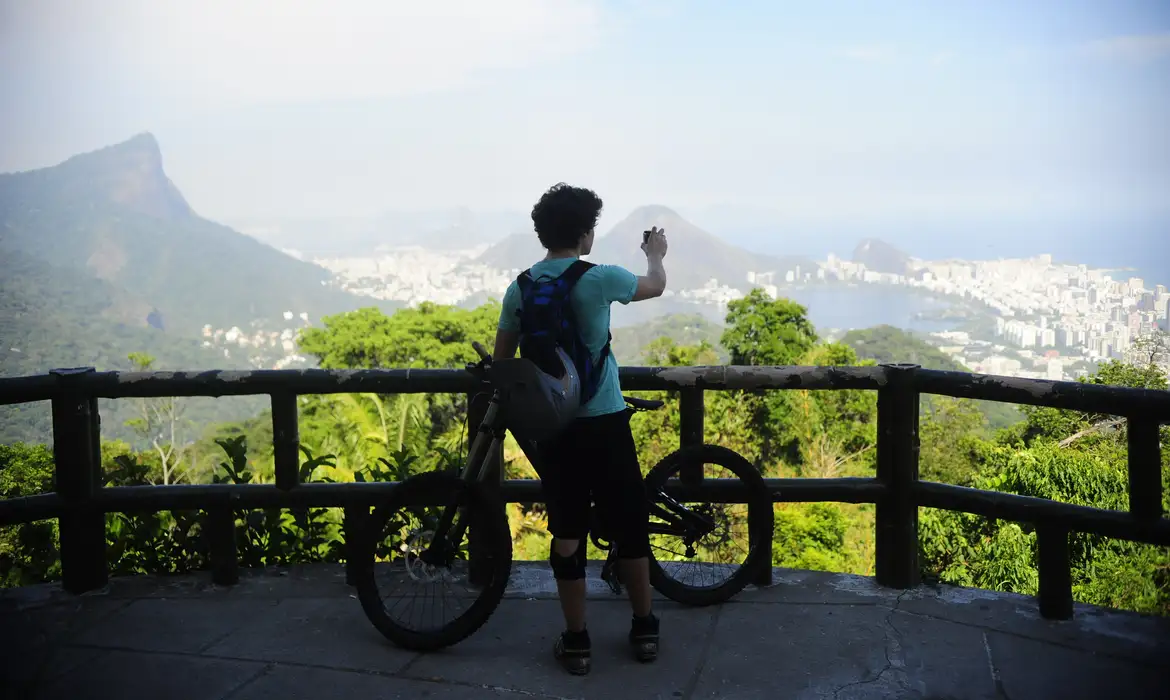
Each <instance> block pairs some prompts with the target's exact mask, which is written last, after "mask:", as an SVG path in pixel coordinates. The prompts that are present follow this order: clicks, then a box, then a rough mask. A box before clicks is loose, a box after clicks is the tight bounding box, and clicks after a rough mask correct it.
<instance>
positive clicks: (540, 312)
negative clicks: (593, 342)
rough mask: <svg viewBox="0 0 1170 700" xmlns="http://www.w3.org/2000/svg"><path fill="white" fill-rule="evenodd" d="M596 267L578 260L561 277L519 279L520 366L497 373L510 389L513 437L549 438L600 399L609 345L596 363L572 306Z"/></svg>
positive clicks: (499, 369) (498, 365)
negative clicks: (583, 280) (577, 290)
mask: <svg viewBox="0 0 1170 700" xmlns="http://www.w3.org/2000/svg"><path fill="white" fill-rule="evenodd" d="M593 267H594V265H593V263H589V262H585V261H584V260H577V261H574V262H573V264H572V265H570V266H569V267H568V269H566V270H565V271H564V272H563V273H562V274H561V276H560V277H553V278H547V277H534V276H533V275H532V270H530V269H529V270H525V271H524V272H523V273H521V274H520V276H519V277H517V278H516V285H517V288H518V289H519V291H520V300H521V301H520V308H519V309H518V310H517V312H516V315H517V316H518V317H519V319H520V358H521V361H519V362H517V363H508V364H504V363H496V366H495V367H494V368H493V373H494V374H495V375H496V376H497V379H499V380H502V381H504V382H505V384H506V385H507V386H508V389H509V394H510V397H509V408H508V419H509V420H508V423H509V428H511V429H512V430H513V432H516V433H518V434H523V435H524V436H526V437H529V438H531V439H535V440H543V439H548V438H551V437H553V436H555V435H556V433H558V432H560V430H561V429H562V428H563V427H564V426H565V425H567V424H568V423H569V422H570V421H572V420H573V418H575V417H576V415H577V412H578V411H579V410H580V408H581V406H584V405H585V404H586V403H587V402H588V401H589V400H590V399H592V398H593V396H594V395H595V394H596V393H597V388H598V386H599V384H600V381H601V372H602V369H603V368H604V366H605V361H606V358H607V357H608V356H609V353H610V343H609V341H607V342H606V344H605V347H604V348H602V349H601V353H600V355H599V356H598V358H597V360H596V361H595V360H594V359H593V356H592V354H591V353H590V352H589V347H588V346H587V345H586V344H585V341H584V340H583V339H582V338H581V334H580V333H579V332H578V329H577V323H576V317H575V314H574V312H573V306H572V304H571V302H570V298H571V294H572V291H573V287H574V286H576V284H577V282H579V281H580V280H581V277H582V275H584V274H585V273H586V272H588V271H589V270H590V269H592V268H593ZM611 339H612V336H611Z"/></svg>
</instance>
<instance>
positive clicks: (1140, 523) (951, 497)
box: [914, 481, 1170, 546]
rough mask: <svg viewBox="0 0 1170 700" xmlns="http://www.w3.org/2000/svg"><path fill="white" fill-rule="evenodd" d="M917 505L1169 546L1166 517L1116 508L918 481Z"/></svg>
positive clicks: (1169, 521)
mask: <svg viewBox="0 0 1170 700" xmlns="http://www.w3.org/2000/svg"><path fill="white" fill-rule="evenodd" d="M914 492H915V494H916V496H915V500H916V501H917V502H918V505H919V506H923V507H926V508H941V509H944V510H957V511H961V512H964V513H973V514H975V515H982V516H984V517H987V518H996V519H999V520H1011V521H1014V522H1025V523H1034V524H1036V525H1041V524H1044V525H1053V526H1057V527H1061V528H1064V529H1066V530H1071V531H1073V532H1084V533H1088V534H1092V535H1101V536H1102V537H1115V538H1117V539H1123V540H1133V541H1134V542H1148V543H1149V544H1158V545H1168V546H1170V520H1165V519H1157V520H1149V519H1144V518H1135V517H1134V516H1133V515H1131V514H1130V513H1127V512H1125V511H1120V510H1105V509H1103V508H1090V507H1088V506H1078V505H1074V504H1072V503H1061V502H1060V501H1050V500H1048V499H1046V498H1035V497H1033V496H1020V495H1017V494H1014V493H1001V492H999V491H981V490H980V489H972V488H967V487H966V486H954V485H952V484H940V483H937V482H932V481H919V482H918V483H916V484H915V485H914Z"/></svg>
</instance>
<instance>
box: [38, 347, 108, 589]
mask: <svg viewBox="0 0 1170 700" xmlns="http://www.w3.org/2000/svg"><path fill="white" fill-rule="evenodd" d="M93 371H94V368H93V367H81V368H77V369H55V370H51V372H50V374H53V375H55V376H57V377H58V382H59V383H60V385H61V388H62V391H61V393H60V394H58V395H57V397H56V398H54V399H53V461H54V464H55V477H56V489H57V493H58V494H60V495H61V499H62V500H63V501H64V502H65V503H64V505H65V509H64V511H63V512H62V513H61V517H60V518H59V519H58V527H59V529H60V546H61V579H62V586H63V587H64V588H65V590H66V591H68V592H70V593H84V592H86V591H92V590H95V589H98V588H101V587H102V586H105V585H106V582H107V581H108V580H109V573H108V571H107V569H106V519H105V515H104V514H103V513H102V511H101V510H100V509H98V508H96V507H94V502H93V496H94V494H95V493H96V491H97V490H98V489H100V488H101V487H102V473H101V471H102V458H101V417H100V415H99V414H98V405H97V399H96V398H91V397H85V396H81V395H79V394H76V393H72V392H70V390H69V387H70V383H71V381H70V380H71V378H72V377H74V376H76V375H80V374H88V373H90V372H93Z"/></svg>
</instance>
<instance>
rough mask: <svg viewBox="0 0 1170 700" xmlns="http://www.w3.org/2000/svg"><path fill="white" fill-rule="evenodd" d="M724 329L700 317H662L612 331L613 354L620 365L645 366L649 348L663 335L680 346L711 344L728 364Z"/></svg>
mask: <svg viewBox="0 0 1170 700" xmlns="http://www.w3.org/2000/svg"><path fill="white" fill-rule="evenodd" d="M722 334H723V326H721V325H720V324H718V323H714V322H712V321H710V320H708V319H706V318H704V317H703V316H702V315H700V314H685V313H680V314H670V315H668V316H659V317H658V318H655V319H652V320H651V321H649V322H647V323H644V324H640V325H637V326H627V327H624V328H615V329H614V330H613V345H612V349H613V354H614V357H615V358H617V361H618V363H619V364H623V365H641V364H645V359H646V358H645V352H646V347H647V346H648V345H650V343H652V342H654V341H655V340H657V339H658V338H661V337H663V336H665V337H667V338H670V339H671V340H673V341H674V342H675V343H678V344H679V345H697V344H699V343H700V342H702V341H704V340H705V341H707V342H708V343H710V344H711V345H712V346H713V347H714V348H715V349H716V351H717V352H718V354H719V359H720V361H721V362H727V361H728V355H727V352H726V351H725V350H724V349H723V348H722V347H721V346H720V345H719V336H721V335H722Z"/></svg>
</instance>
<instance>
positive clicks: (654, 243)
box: [631, 226, 666, 301]
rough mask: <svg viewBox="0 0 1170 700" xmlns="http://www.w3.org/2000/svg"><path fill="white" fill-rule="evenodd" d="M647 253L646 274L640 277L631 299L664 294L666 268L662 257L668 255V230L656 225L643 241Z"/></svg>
mask: <svg viewBox="0 0 1170 700" xmlns="http://www.w3.org/2000/svg"><path fill="white" fill-rule="evenodd" d="M642 252H644V253H645V254H646V274H645V275H640V276H639V277H638V288H637V290H635V291H634V298H633V299H631V301H642V300H644V299H653V298H655V297H660V296H662V293H663V292H665V291H666V268H665V267H663V265H662V259H663V258H664V257H666V232H665V231H663V230H662V229H660V228H658V227H657V226H655V227H654V228H652V229H650V231H649V232H648V233H647V235H646V240H645V241H643V242H642Z"/></svg>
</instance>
